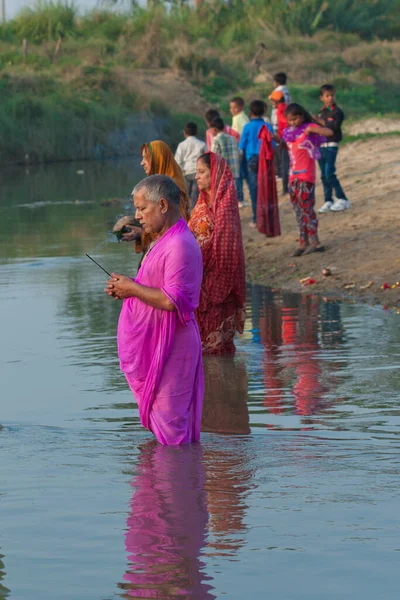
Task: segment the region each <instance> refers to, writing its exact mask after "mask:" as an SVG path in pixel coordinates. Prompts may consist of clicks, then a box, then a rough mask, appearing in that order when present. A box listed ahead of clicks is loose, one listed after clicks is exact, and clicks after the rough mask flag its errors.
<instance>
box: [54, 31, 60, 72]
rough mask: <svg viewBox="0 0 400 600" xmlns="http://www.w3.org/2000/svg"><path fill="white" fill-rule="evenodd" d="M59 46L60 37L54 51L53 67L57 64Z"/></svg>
mask: <svg viewBox="0 0 400 600" xmlns="http://www.w3.org/2000/svg"><path fill="white" fill-rule="evenodd" d="M61 44H62V37H61V36H60V37H59V38H58V40H57V45H56V49H55V50H54V56H53V65H55V64H56V62H57V58H58V55H59V54H60V50H61Z"/></svg>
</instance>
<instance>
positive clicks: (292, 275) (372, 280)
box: [243, 135, 400, 309]
mask: <svg viewBox="0 0 400 600" xmlns="http://www.w3.org/2000/svg"><path fill="white" fill-rule="evenodd" d="M338 174H339V176H340V179H341V182H342V185H343V187H344V188H345V190H346V192H347V194H348V197H349V199H350V201H351V202H352V209H351V210H348V211H345V212H341V213H328V214H326V215H319V227H320V229H319V233H320V239H321V241H322V243H323V244H324V246H325V248H326V252H325V253H324V254H314V255H309V256H303V257H300V258H291V253H292V251H293V250H294V249H295V248H296V247H297V245H298V242H297V240H298V236H297V227H296V222H295V217H294V214H293V210H292V207H291V205H290V201H289V199H288V197H283V196H282V197H281V198H280V215H281V227H282V231H283V233H282V236H281V237H279V238H276V239H267V238H266V237H265V236H263V235H261V234H259V233H258V232H257V230H254V229H251V228H250V227H249V226H248V224H249V222H250V215H251V212H250V209H249V208H245V209H243V235H244V244H245V253H246V264H247V279H248V280H249V281H252V282H258V283H262V284H265V285H268V286H270V287H277V288H283V289H287V290H292V291H298V292H299V291H305V292H308V293H310V292H311V291H313V292H314V291H315V292H317V293H322V294H329V295H331V294H334V295H340V296H342V295H345V296H348V297H353V298H357V299H362V300H366V301H375V302H381V303H383V304H385V305H387V306H389V307H396V309H398V308H399V307H400V287H397V288H396V289H388V290H382V289H381V286H382V285H383V284H386V283H387V284H395V283H396V282H400V191H399V183H400V135H399V137H397V136H396V137H385V138H376V139H372V140H368V141H363V142H355V143H353V144H349V145H346V146H344V147H343V148H342V149H341V151H340V154H339V160H338ZM322 198H323V194H322V188H321V186H320V184H319V183H318V186H317V207H320V206H321V204H322V203H323V200H322ZM326 267H328V268H329V269H330V270H331V272H332V275H331V276H330V277H324V276H323V275H322V269H323V268H326ZM306 277H312V278H313V279H315V280H316V281H317V283H316V284H314V285H311V286H303V285H302V284H301V283H300V280H301V279H304V278H306Z"/></svg>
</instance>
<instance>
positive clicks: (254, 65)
mask: <svg viewBox="0 0 400 600" xmlns="http://www.w3.org/2000/svg"><path fill="white" fill-rule="evenodd" d="M264 50H265V44H263V43H261V44H259V46H258V50H257V52H256V53H255V55H254V58H253V60H252V61H251V63H250V65H251V72H252V74H253V76H254V75H255V73H257V72H258V71H259V70H260V66H261V56H262V54H263V52H264Z"/></svg>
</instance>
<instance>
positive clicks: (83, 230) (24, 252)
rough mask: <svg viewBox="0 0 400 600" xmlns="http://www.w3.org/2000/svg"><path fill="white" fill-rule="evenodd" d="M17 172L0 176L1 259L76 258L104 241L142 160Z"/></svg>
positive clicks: (137, 176)
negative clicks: (106, 232)
mask: <svg viewBox="0 0 400 600" xmlns="http://www.w3.org/2000/svg"><path fill="white" fill-rule="evenodd" d="M81 169H82V164H80V163H68V164H58V165H57V164H56V165H41V166H36V167H32V168H30V169H22V168H20V167H12V168H10V169H8V170H7V171H6V172H4V173H1V174H0V188H1V202H0V215H1V219H0V257H1V258H3V259H7V260H10V259H11V258H21V257H37V256H71V255H72V256H74V255H78V254H82V253H84V252H86V251H88V250H89V249H91V248H92V247H93V245H94V244H96V243H98V242H99V241H100V239H104V236H105V231H106V230H107V227H110V226H111V225H112V224H113V223H114V222H115V217H116V215H117V214H119V213H124V212H125V208H124V205H125V204H126V202H128V201H129V194H130V192H131V190H132V188H133V187H134V185H135V184H136V183H137V182H138V181H139V180H140V179H141V178H142V177H143V171H142V169H141V168H140V165H139V161H138V159H137V158H132V159H129V160H121V161H109V162H107V163H101V162H90V163H84V166H83V173H82V174H81V175H79V174H78V172H81Z"/></svg>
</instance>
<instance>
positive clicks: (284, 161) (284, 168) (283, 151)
mask: <svg viewBox="0 0 400 600" xmlns="http://www.w3.org/2000/svg"><path fill="white" fill-rule="evenodd" d="M279 152H280V159H281V173H282V183H283V193H284V194H288V193H289V166H290V160H289V150H288V149H287V146H286V144H285V145H283V146H280V147H279Z"/></svg>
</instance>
